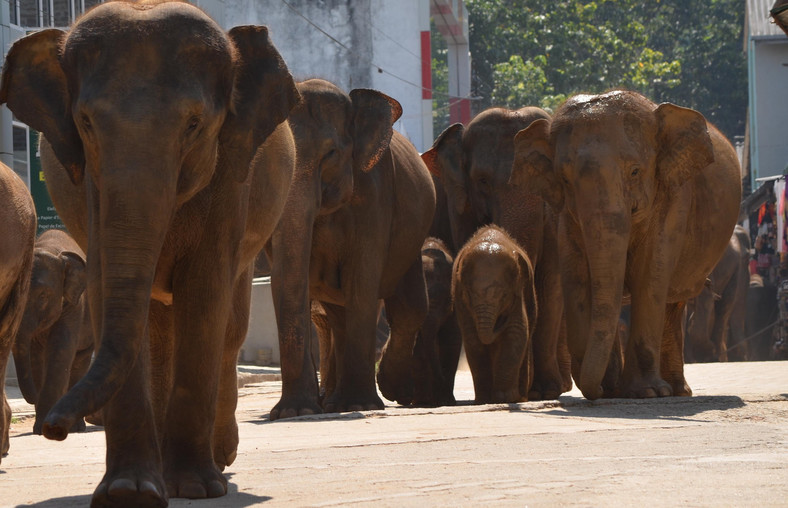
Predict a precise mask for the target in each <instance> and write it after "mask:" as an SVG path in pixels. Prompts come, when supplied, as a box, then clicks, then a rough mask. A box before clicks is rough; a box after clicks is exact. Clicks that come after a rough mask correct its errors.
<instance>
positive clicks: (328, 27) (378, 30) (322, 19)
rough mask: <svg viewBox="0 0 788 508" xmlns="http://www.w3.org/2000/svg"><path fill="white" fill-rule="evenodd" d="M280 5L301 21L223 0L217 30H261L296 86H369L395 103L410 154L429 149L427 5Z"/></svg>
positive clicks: (255, 0)
mask: <svg viewBox="0 0 788 508" xmlns="http://www.w3.org/2000/svg"><path fill="white" fill-rule="evenodd" d="M287 2H288V3H289V4H290V5H292V6H293V8H294V9H295V10H297V11H298V12H299V13H300V14H302V15H303V17H302V16H299V14H297V13H296V12H294V11H293V10H292V9H290V8H289V7H288V6H287V5H286V4H285V3H284V2H282V0H225V11H224V26H225V27H226V28H231V27H233V26H237V25H247V24H256V25H266V26H268V28H269V31H270V34H271V38H272V40H273V41H274V44H275V45H276V47H277V49H278V50H279V52H280V53H281V54H282V57H283V58H284V59H285V62H287V66H288V67H289V68H290V72H292V73H293V76H294V77H295V79H296V80H298V81H301V80H304V79H309V78H322V79H326V80H328V81H331V82H333V83H335V84H336V85H337V86H339V87H340V88H342V89H343V90H345V91H350V90H352V89H353V88H375V89H377V90H380V91H381V92H384V93H386V94H388V95H390V96H392V97H394V98H395V99H397V100H398V101H399V102H400V104H402V108H403V118H402V120H401V121H400V122H398V123H397V125H396V126H395V127H396V128H397V130H399V131H400V132H403V133H404V134H406V135H407V136H408V137H409V139H410V140H411V141H412V142H413V144H414V145H415V146H416V148H417V149H419V150H421V151H423V150H426V149H427V148H429V146H430V145H431V144H432V132H431V129H430V130H429V132H426V137H425V129H424V128H423V124H424V122H423V118H424V117H423V113H422V100H421V60H420V54H421V42H420V31H421V29H422V28H421V25H423V24H424V18H425V17H426V26H427V30H428V29H429V0H397V1H392V0H287ZM304 18H308V19H309V21H311V22H312V23H314V25H317V27H319V28H317V27H315V26H313V25H311V24H310V23H309V21H307V20H306V19H304ZM320 29H322V30H323V31H324V32H326V33H328V34H329V35H330V36H331V37H333V38H334V39H336V40H337V41H338V42H339V43H341V45H340V44H338V43H337V42H334V41H333V40H331V38H330V37H329V36H327V35H326V34H324V33H322V32H321V31H320ZM343 46H344V47H343ZM378 69H382V70H383V71H384V72H382V73H381V72H378ZM395 76H396V77H395ZM427 116H428V117H429V118H431V111H429V112H427Z"/></svg>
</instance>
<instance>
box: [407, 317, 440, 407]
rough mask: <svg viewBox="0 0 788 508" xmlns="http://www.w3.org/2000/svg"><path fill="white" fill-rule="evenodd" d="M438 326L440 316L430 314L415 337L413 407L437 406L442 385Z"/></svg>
mask: <svg viewBox="0 0 788 508" xmlns="http://www.w3.org/2000/svg"><path fill="white" fill-rule="evenodd" d="M440 325H441V323H440V316H437V315H435V314H433V313H430V314H428V315H427V318H426V319H425V320H424V324H423V325H422V327H421V330H420V331H419V332H418V334H417V336H416V343H415V344H414V346H413V365H412V373H413V400H412V403H413V405H414V406H425V407H434V406H437V405H439V402H438V390H439V388H440V387H441V386H442V385H443V384H444V381H443V371H442V369H441V364H440V351H439V345H438V340H439V339H438V334H439V330H440Z"/></svg>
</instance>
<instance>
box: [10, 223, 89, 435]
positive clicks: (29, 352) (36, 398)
mask: <svg viewBox="0 0 788 508" xmlns="http://www.w3.org/2000/svg"><path fill="white" fill-rule="evenodd" d="M33 255H34V260H33V273H32V275H31V282H30V296H29V297H28V299H27V304H26V305H25V313H24V316H23V317H22V324H21V325H20V326H19V332H18V333H17V336H16V341H15V342H14V350H13V351H14V365H15V366H16V374H17V379H18V381H19V388H20V390H21V391H22V395H24V397H25V400H27V402H28V403H30V404H34V405H35V407H36V421H35V423H34V424H33V432H34V433H35V434H39V435H40V434H41V427H42V425H43V423H44V418H45V417H46V415H47V413H49V410H50V409H52V406H53V405H54V404H55V402H57V400H58V399H59V398H60V397H62V396H63V395H64V394H65V393H66V390H67V389H69V388H71V387H72V386H74V384H76V382H77V381H79V380H80V379H81V378H82V376H84V375H85V373H86V372H87V370H88V367H89V366H90V357H91V355H92V354H93V330H92V329H91V325H90V313H89V312H88V307H87V297H86V295H85V287H86V285H87V276H86V271H85V254H84V253H83V252H82V249H80V248H79V245H77V243H76V242H75V241H74V240H73V239H72V238H71V237H70V236H69V235H68V233H66V232H65V231H60V230H56V229H53V230H49V231H45V232H43V233H42V234H41V235H40V236H39V237H38V238H37V239H36V246H35V250H34V251H33ZM82 430H85V421H84V420H83V419H82V418H79V419H78V420H77V421H76V422H75V423H74V426H73V427H72V428H71V431H72V432H74V431H82Z"/></svg>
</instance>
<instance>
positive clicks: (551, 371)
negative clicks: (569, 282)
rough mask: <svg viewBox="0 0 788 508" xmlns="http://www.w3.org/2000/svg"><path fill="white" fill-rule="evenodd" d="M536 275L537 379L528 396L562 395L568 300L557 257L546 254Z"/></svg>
mask: <svg viewBox="0 0 788 508" xmlns="http://www.w3.org/2000/svg"><path fill="white" fill-rule="evenodd" d="M534 277H535V279H536V281H535V282H536V295H537V300H538V302H539V307H538V313H539V317H538V319H537V320H536V330H534V336H533V355H534V381H533V384H532V386H531V389H530V391H529V393H528V400H552V399H557V398H558V396H559V395H561V393H562V386H563V378H562V377H561V370H560V369H559V367H558V338H559V335H560V333H561V324H562V318H563V307H564V304H563V295H562V292H561V279H560V275H559V268H558V263H557V259H556V257H555V256H545V257H544V259H542V260H540V262H539V265H537V267H536V270H535V273H534Z"/></svg>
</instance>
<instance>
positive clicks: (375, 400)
mask: <svg viewBox="0 0 788 508" xmlns="http://www.w3.org/2000/svg"><path fill="white" fill-rule="evenodd" d="M384 407H385V406H384V405H383V401H382V400H380V397H378V394H377V393H374V392H373V393H368V394H362V393H348V392H347V391H346V390H342V389H337V390H335V391H334V393H332V394H331V395H330V396H329V397H327V398H326V399H325V401H323V409H324V410H325V412H326V413H344V412H350V411H374V410H376V409H383V408H384Z"/></svg>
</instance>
